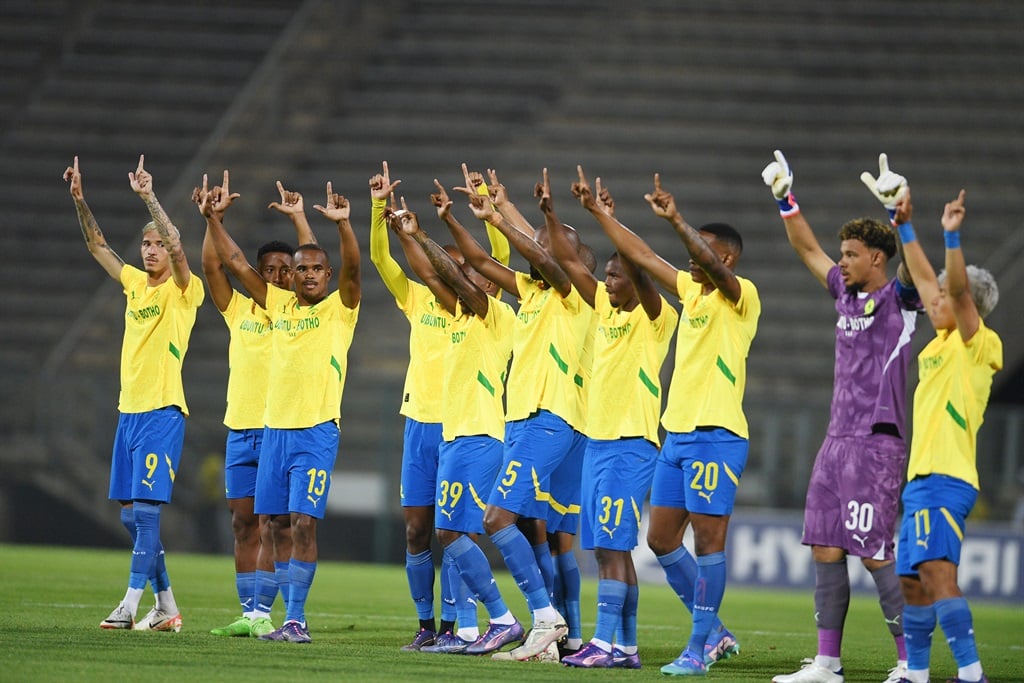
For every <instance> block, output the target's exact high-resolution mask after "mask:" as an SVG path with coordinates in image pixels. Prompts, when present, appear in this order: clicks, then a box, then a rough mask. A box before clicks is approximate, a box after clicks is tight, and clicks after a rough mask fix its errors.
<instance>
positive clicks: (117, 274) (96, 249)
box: [64, 157, 124, 282]
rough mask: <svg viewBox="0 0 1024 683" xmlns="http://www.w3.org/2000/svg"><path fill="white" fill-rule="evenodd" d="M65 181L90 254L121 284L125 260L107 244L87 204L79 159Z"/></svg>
mask: <svg viewBox="0 0 1024 683" xmlns="http://www.w3.org/2000/svg"><path fill="white" fill-rule="evenodd" d="M64 180H66V181H67V182H68V183H70V184H71V197H72V198H73V199H74V200H75V209H76V210H77V211H78V223H79V225H80V226H81V228H82V237H84V238H85V246H87V247H88V248H89V253H90V254H92V256H93V258H95V259H96V261H97V262H98V263H99V264H100V265H101V266H103V270H105V271H107V275H109V276H110V277H112V278H114V279H115V280H117V281H118V282H120V280H121V269H122V268H124V259H122V258H121V257H120V256H118V255H117V254H116V253H115V252H114V250H113V249H111V248H110V245H109V244H107V240H106V238H104V237H103V233H102V232H101V231H100V226H99V225H97V223H96V219H95V218H94V217H93V215H92V211H91V210H90V209H89V205H88V204H86V203H85V195H84V193H83V192H82V174H81V173H80V172H79V170H78V157H75V163H74V165H73V166H68V168H67V170H66V171H64Z"/></svg>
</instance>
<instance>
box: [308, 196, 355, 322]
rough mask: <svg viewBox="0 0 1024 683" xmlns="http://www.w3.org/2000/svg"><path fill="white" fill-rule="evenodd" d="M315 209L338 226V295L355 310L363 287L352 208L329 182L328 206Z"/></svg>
mask: <svg viewBox="0 0 1024 683" xmlns="http://www.w3.org/2000/svg"><path fill="white" fill-rule="evenodd" d="M313 208H314V209H316V210H317V211H319V212H320V213H321V214H322V215H323V216H324V218H329V219H330V220H332V221H334V222H335V223H337V224H338V237H339V238H340V240H341V267H340V268H339V272H338V293H339V294H340V295H341V300H342V302H343V303H344V304H345V305H346V306H347V307H348V308H355V307H356V306H358V305H359V301H360V299H361V298H362V285H361V284H360V276H359V242H357V241H356V233H355V231H354V230H352V223H351V221H349V213H350V211H351V208H352V207H351V206H349V203H348V200H347V199H345V198H344V197H343V196H341V195H340V194H336V193H335V192H334V190H333V189H332V188H331V182H330V181H327V205H326V206H320V205H319V204H317V205H315V206H314V207H313Z"/></svg>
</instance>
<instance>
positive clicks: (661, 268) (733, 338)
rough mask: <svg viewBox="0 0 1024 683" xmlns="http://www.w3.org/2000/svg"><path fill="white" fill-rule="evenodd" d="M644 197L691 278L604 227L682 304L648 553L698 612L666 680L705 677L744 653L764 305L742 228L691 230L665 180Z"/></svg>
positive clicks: (630, 236)
mask: <svg viewBox="0 0 1024 683" xmlns="http://www.w3.org/2000/svg"><path fill="white" fill-rule="evenodd" d="M644 198H645V199H646V200H647V202H648V203H649V204H650V206H651V209H652V210H653V211H654V213H655V215H657V216H660V217H662V218H664V219H666V220H667V221H668V222H669V223H671V225H672V227H673V228H674V229H675V231H676V233H677V234H678V235H679V237H680V238H681V239H682V241H683V244H684V245H685V246H686V250H687V252H688V253H689V255H690V268H689V270H688V271H685V270H678V269H677V268H675V266H673V265H672V264H670V263H669V262H668V261H666V260H665V259H663V258H661V257H660V256H658V255H657V254H656V253H654V251H652V250H651V248H650V247H649V246H648V245H647V244H646V243H645V242H644V241H643V240H642V239H641V238H640V237H639V236H637V235H636V234H635V233H633V232H632V231H630V230H629V229H628V228H626V227H625V226H623V225H621V224H619V223H618V222H611V223H603V224H602V227H604V228H605V229H606V234H607V235H608V236H609V237H610V238H611V240H612V242H613V243H614V244H615V247H616V248H617V249H618V251H619V253H620V254H622V255H623V256H625V257H626V258H627V259H629V260H630V261H632V262H633V263H635V264H636V265H638V266H640V267H641V268H643V269H644V270H646V271H647V272H648V273H649V274H650V275H651V277H652V278H654V280H655V281H656V282H657V283H658V284H659V285H661V286H662V287H663V288H664V289H665V290H666V291H669V292H672V293H674V294H675V295H676V296H678V297H679V301H680V303H681V304H682V311H681V313H680V316H679V332H678V337H677V339H676V357H675V368H674V370H673V372H672V380H671V384H670V386H669V391H668V402H667V405H666V407H665V411H664V413H663V415H662V418H661V424H662V426H664V427H665V430H666V437H665V440H664V443H663V444H662V447H661V453H660V455H659V456H658V462H657V464H656V465H655V470H654V481H653V484H652V486H651V523H650V526H649V528H648V532H647V545H648V546H649V547H650V548H651V550H652V551H654V554H655V555H656V556H657V557H658V562H659V563H660V564H661V566H662V568H663V569H664V570H665V577H666V578H667V579H668V582H669V585H670V586H672V588H673V589H674V590H675V591H676V594H677V595H678V596H679V597H680V599H681V600H682V601H683V603H684V604H685V605H686V606H687V608H689V609H690V611H691V612H692V613H693V629H692V631H691V634H690V641H689V643H688V644H687V646H686V648H685V649H684V650H683V652H682V653H681V654H680V655H679V657H677V658H676V659H675V661H673V662H671V663H670V664H666V665H665V666H663V667H662V668H661V671H662V673H665V674H670V675H678V676H703V675H705V674H706V673H707V667H708V666H710V665H712V664H714V663H715V662H717V661H719V660H721V659H724V658H727V657H730V656H732V655H734V654H736V653H738V652H739V644H738V643H737V642H736V639H735V638H734V637H733V635H732V633H730V632H729V630H728V629H726V628H725V627H724V626H723V625H722V623H721V621H720V620H719V619H718V610H719V607H720V606H721V603H722V596H723V595H724V594H725V579H726V567H725V559H726V558H725V537H726V533H727V531H728V528H729V516H730V515H731V514H732V508H733V504H734V503H735V500H736V489H737V488H738V486H739V481H740V476H741V475H742V474H743V468H744V467H745V466H746V461H747V452H748V431H747V419H746V416H745V415H744V413H743V390H744V388H745V387H746V379H747V353H748V351H749V349H750V343H751V342H752V341H753V339H754V334H755V333H756V331H757V319H758V317H759V316H760V313H761V300H760V298H759V297H758V293H757V288H756V287H754V284H753V283H752V282H751V281H750V280H747V279H745V278H742V277H739V276H737V275H736V274H735V273H734V272H733V270H734V269H735V267H736V263H737V261H738V260H739V258H740V254H741V253H742V251H743V239H742V237H741V236H740V234H739V233H738V232H737V231H736V229H735V228H733V227H732V226H731V225H728V224H726V223H708V224H706V225H702V226H701V227H700V228H699V229H695V228H693V227H692V226H690V224H689V223H687V222H686V221H685V220H684V219H683V217H682V215H681V214H680V213H679V210H678V209H677V208H676V204H675V200H674V199H673V197H672V195H671V194H669V193H668V192H665V191H664V190H663V189H662V188H661V179H660V177H659V176H658V174H655V176H654V192H653V193H651V194H646V195H644ZM609 228H611V229H610V230H609ZM687 524H691V525H692V527H693V535H694V544H695V551H696V555H697V557H696V563H694V560H693V558H692V556H690V554H689V553H688V552H687V551H686V548H685V547H684V546H683V532H684V530H685V528H686V525H687Z"/></svg>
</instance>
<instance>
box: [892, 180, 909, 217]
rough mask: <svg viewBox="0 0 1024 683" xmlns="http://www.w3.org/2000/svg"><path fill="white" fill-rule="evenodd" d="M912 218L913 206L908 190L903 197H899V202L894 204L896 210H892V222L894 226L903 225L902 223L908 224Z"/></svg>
mask: <svg viewBox="0 0 1024 683" xmlns="http://www.w3.org/2000/svg"><path fill="white" fill-rule="evenodd" d="M913 217H914V205H913V204H912V203H911V202H910V189H909V188H908V189H907V191H906V192H904V193H903V196H902V197H900V199H899V201H898V202H896V208H895V209H894V210H893V216H892V222H893V224H895V225H903V224H904V223H910V222H911V220H912V219H913Z"/></svg>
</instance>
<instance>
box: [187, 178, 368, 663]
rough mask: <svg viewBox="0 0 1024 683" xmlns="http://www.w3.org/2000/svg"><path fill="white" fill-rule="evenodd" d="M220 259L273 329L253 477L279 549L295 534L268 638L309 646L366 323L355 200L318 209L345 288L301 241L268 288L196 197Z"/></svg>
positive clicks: (322, 255) (317, 251) (331, 198)
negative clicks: (342, 425)
mask: <svg viewBox="0 0 1024 683" xmlns="http://www.w3.org/2000/svg"><path fill="white" fill-rule="evenodd" d="M199 202H200V208H201V210H202V211H203V215H205V216H206V217H207V219H208V220H207V229H208V231H209V234H210V236H211V239H212V241H213V244H214V247H215V248H216V250H217V255H218V256H219V257H220V260H221V262H222V263H223V264H224V265H225V266H226V267H227V268H228V270H229V271H230V272H231V274H232V275H233V276H234V277H235V278H236V279H237V280H238V281H239V282H241V283H242V286H243V287H244V288H245V289H246V291H247V292H248V293H249V296H251V297H252V299H253V301H254V302H256V304H257V305H258V306H260V307H261V308H263V309H264V310H265V311H267V313H268V315H269V317H270V321H271V323H272V324H273V331H272V332H271V357H270V371H269V377H268V391H267V407H266V412H265V414H264V424H265V426H266V429H265V431H264V435H263V448H262V450H261V451H260V466H259V468H258V471H257V476H256V501H255V512H256V514H260V515H269V516H270V518H271V520H270V523H271V529H272V532H273V536H274V544H275V546H277V545H278V544H279V543H280V542H282V540H283V539H282V538H280V536H281V532H280V529H281V528H282V527H283V526H285V525H287V526H289V527H290V530H291V540H292V555H291V560H290V561H289V563H288V599H287V609H286V613H285V622H284V624H283V625H282V626H281V627H280V628H278V629H277V630H275V631H272V632H270V633H267V634H264V635H262V636H260V638H261V639H263V640H278V641H287V642H292V643H309V642H312V638H311V637H310V635H309V628H308V626H307V624H306V613H305V608H306V598H307V596H308V595H309V588H310V586H311V585H312V583H313V577H314V575H315V574H316V564H317V543H316V528H317V522H318V520H321V519H323V517H324V509H325V507H326V505H327V496H328V494H329V492H330V485H331V473H332V471H333V470H334V461H335V459H336V457H337V454H338V439H339V434H338V425H339V421H340V418H341V399H342V393H343V390H344V387H345V379H346V377H347V375H348V372H347V370H348V349H349V346H350V345H351V343H352V335H353V332H354V331H355V326H356V320H357V319H358V317H359V302H360V296H361V289H360V283H359V245H358V243H357V242H356V237H355V233H354V232H353V231H352V225H351V223H350V222H349V211H350V207H349V203H348V200H347V199H345V198H344V197H343V196H341V195H338V194H335V193H334V191H333V189H332V187H331V183H330V182H328V183H327V201H326V203H325V206H319V205H317V206H314V208H315V209H316V210H317V211H319V212H320V213H321V214H322V215H323V216H324V217H326V218H328V219H330V220H332V221H334V222H335V223H336V224H337V226H338V236H339V238H340V243H341V266H340V268H339V271H340V272H339V277H338V289H337V291H335V292H333V293H331V292H329V289H328V288H329V284H330V281H331V277H332V275H333V269H332V268H331V264H330V259H329V258H328V256H327V253H326V252H325V251H324V250H323V249H322V248H321V247H319V246H318V245H316V244H303V245H299V247H298V249H297V250H296V251H295V254H294V256H293V258H292V263H293V276H292V290H293V291H284V290H280V289H278V288H276V287H273V286H268V284H267V282H266V280H264V279H263V278H262V277H261V276H260V274H259V273H257V272H256V271H255V270H254V269H253V268H252V266H250V265H249V263H248V262H247V261H246V260H245V256H244V255H243V254H242V253H241V251H240V250H239V249H238V246H237V245H236V244H235V243H234V240H232V239H231V237H230V236H229V235H228V233H227V231H226V230H225V229H224V226H223V224H222V223H221V222H220V221H219V220H218V219H217V216H216V214H215V213H214V212H213V211H212V210H211V209H210V203H211V197H210V196H209V195H207V196H205V197H200V198H199Z"/></svg>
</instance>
